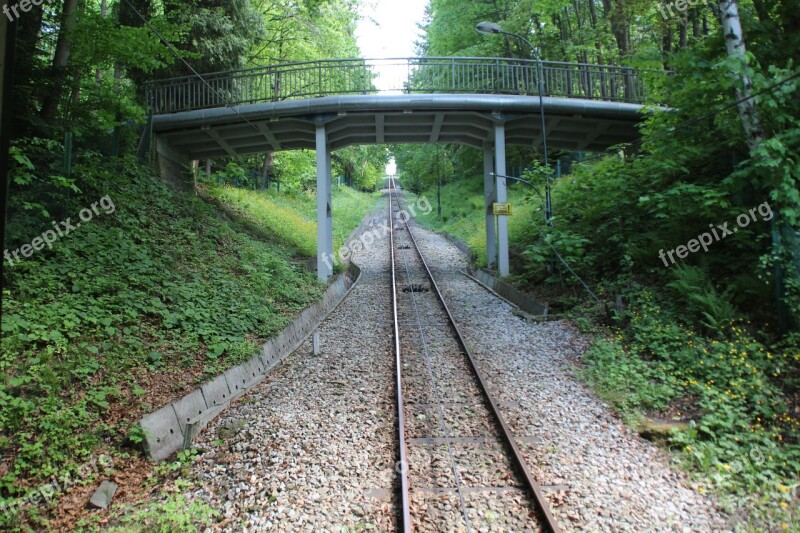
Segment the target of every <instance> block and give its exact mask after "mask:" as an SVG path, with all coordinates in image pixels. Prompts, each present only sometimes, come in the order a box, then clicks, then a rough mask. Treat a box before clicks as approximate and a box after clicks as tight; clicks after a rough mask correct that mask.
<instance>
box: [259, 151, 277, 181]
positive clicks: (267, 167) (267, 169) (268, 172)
mask: <svg viewBox="0 0 800 533" xmlns="http://www.w3.org/2000/svg"><path fill="white" fill-rule="evenodd" d="M274 164H275V152H272V151H269V152H264V164H263V165H262V166H261V177H262V179H263V180H264V181H263V183H264V184H265V185H266V186H267V187H269V180H270V178H271V177H272V166H273V165H274Z"/></svg>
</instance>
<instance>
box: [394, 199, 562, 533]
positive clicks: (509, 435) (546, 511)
mask: <svg viewBox="0 0 800 533" xmlns="http://www.w3.org/2000/svg"><path fill="white" fill-rule="evenodd" d="M389 196H390V205H391V193H390V195H389ZM398 205H400V202H399V201H398ZM404 224H405V227H406V231H407V232H408V235H409V237H410V238H411V242H412V243H413V244H414V248H415V249H416V251H417V254H418V255H419V258H420V260H421V261H422V265H423V266H424V267H425V271H426V272H427V274H428V279H430V282H431V286H432V287H433V288H434V290H435V292H436V295H437V296H438V298H439V301H440V302H441V304H442V307H443V308H444V310H445V312H446V313H447V317H448V318H449V320H450V324H451V325H452V327H453V330H454V331H455V334H456V335H455V336H456V339H457V341H458V344H459V346H461V348H462V349H463V350H464V354H465V355H466V356H467V360H468V361H469V365H470V368H471V370H472V372H473V374H474V376H475V378H476V379H477V381H478V388H479V389H480V390H481V393H482V394H483V397H484V399H485V400H486V402H487V403H488V405H489V410H490V411H491V413H492V415H493V416H494V417H495V421H496V422H497V424H498V425H499V426H500V429H501V432H502V436H503V438H504V440H505V442H506V444H507V445H508V447H509V449H510V450H511V458H512V460H513V462H514V464H515V465H516V466H517V468H518V469H519V470H520V472H521V473H522V474H523V477H524V481H525V485H527V487H528V489H529V490H530V492H531V494H532V496H533V501H534V504H535V505H536V508H537V511H539V514H540V518H542V520H543V522H544V523H543V526H544V527H543V529H545V530H548V531H552V532H553V533H561V528H560V527H559V526H558V523H557V522H556V519H555V517H554V516H553V513H552V511H551V510H550V506H549V505H548V504H547V500H546V499H545V496H544V493H543V492H542V489H541V487H540V486H539V484H538V483H537V482H536V480H535V479H534V478H533V474H532V473H531V471H530V469H529V468H528V465H527V463H526V462H525V459H524V458H523V457H522V451H521V450H520V449H519V447H518V446H517V443H516V438H515V437H514V434H513V432H512V431H511V428H509V427H508V424H507V423H506V421H505V419H504V418H503V416H502V415H501V414H500V410H499V408H498V405H497V402H495V400H494V398H493V397H492V395H491V393H490V392H489V387H488V385H487V384H486V380H485V379H484V377H483V375H482V374H481V372H480V370H478V366H477V364H476V363H475V358H474V357H473V355H472V351H471V350H470V349H469V347H468V346H467V343H466V341H465V340H464V337H463V335H462V334H461V330H460V329H459V327H458V323H457V322H456V320H455V317H454V316H453V314H452V313H451V312H450V308H449V306H448V305H447V302H446V301H445V299H444V296H443V295H442V292H441V290H440V289H439V285H438V284H437V283H436V280H435V279H434V277H433V273H432V272H431V269H430V267H428V262H427V261H425V256H424V255H423V254H422V250H421V249H420V248H419V244H418V243H417V240H416V239H415V238H414V234H413V232H412V231H411V227H410V225H409V223H408V220H405V221H404ZM392 255H394V251H393V252H392Z"/></svg>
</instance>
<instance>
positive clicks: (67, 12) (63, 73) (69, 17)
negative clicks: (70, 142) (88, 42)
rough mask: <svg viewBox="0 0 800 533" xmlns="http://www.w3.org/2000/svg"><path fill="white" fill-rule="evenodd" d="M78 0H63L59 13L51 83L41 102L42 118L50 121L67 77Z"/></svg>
mask: <svg viewBox="0 0 800 533" xmlns="http://www.w3.org/2000/svg"><path fill="white" fill-rule="evenodd" d="M77 6H78V0H65V1H64V11H63V13H62V15H61V28H60V29H59V31H58V41H57V43H56V52H55V56H54V57H53V69H52V76H51V80H52V82H53V83H52V85H51V86H50V87H49V89H48V91H47V94H46V95H45V98H44V102H43V104H42V113H41V115H40V116H41V117H42V120H44V121H46V122H51V121H52V120H53V119H54V118H55V117H56V114H57V113H58V104H59V102H60V101H61V94H62V92H63V88H64V80H65V79H66V77H67V67H68V66H69V54H70V52H71V50H72V40H71V39H70V36H69V34H70V32H71V31H72V24H73V19H74V16H75V10H76V8H77Z"/></svg>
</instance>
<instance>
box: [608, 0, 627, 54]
mask: <svg viewBox="0 0 800 533" xmlns="http://www.w3.org/2000/svg"><path fill="white" fill-rule="evenodd" d="M611 2H612V0H603V10H604V11H605V14H606V17H607V18H608V20H609V22H610V23H611V33H613V34H614V39H616V41H617V48H619V54H620V57H623V58H624V57H627V56H628V54H629V53H630V28H629V26H628V21H627V19H626V16H625V3H624V0H614V3H613V4H612V3H611Z"/></svg>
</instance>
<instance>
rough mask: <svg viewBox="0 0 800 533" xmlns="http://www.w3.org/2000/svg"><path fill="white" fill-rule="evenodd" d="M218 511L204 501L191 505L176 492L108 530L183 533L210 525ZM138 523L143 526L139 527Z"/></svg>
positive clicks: (134, 513) (125, 517)
mask: <svg viewBox="0 0 800 533" xmlns="http://www.w3.org/2000/svg"><path fill="white" fill-rule="evenodd" d="M218 517H220V512H219V511H218V510H216V509H214V508H213V507H211V506H209V505H208V504H207V503H205V502H201V501H197V500H194V499H193V500H192V501H191V502H189V501H187V499H186V498H185V497H184V496H183V495H182V494H179V493H172V494H169V495H167V496H166V497H165V498H164V499H163V500H162V501H159V502H157V503H154V504H150V505H148V506H147V507H146V508H143V509H138V510H136V511H134V512H132V513H130V514H128V515H126V516H124V517H123V518H122V519H121V524H120V525H119V526H114V527H112V528H111V529H110V531H118V532H120V533H121V532H125V531H140V530H141V531H156V532H158V533H172V532H187V533H191V532H194V531H197V530H198V527H199V526H210V525H211V524H213V523H214V521H215V519H217V518H218ZM141 524H147V527H146V528H142V526H141Z"/></svg>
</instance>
